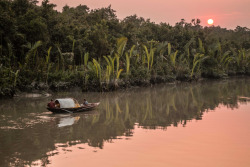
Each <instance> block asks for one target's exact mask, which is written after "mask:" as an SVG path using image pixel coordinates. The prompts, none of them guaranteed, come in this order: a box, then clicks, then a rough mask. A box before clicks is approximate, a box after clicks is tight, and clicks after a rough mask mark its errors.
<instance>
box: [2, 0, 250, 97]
mask: <svg viewBox="0 0 250 167" xmlns="http://www.w3.org/2000/svg"><path fill="white" fill-rule="evenodd" d="M55 7H56V5H55V4H53V3H50V2H49V0H43V1H42V3H41V5H40V6H38V1H37V0H2V1H0V11H1V12H0V55H1V56H0V61H1V62H0V74H1V79H0V94H1V95H13V94H14V93H15V90H16V89H19V90H25V89H33V88H37V89H47V88H50V89H60V88H67V87H70V86H74V85H78V86H81V87H82V88H83V90H93V89H96V88H97V89H98V90H101V91H102V90H112V89H115V88H117V87H119V86H120V87H126V86H129V85H141V84H148V83H156V82H166V81H170V80H194V79H198V78H200V77H212V78H221V77H227V76H229V75H238V74H249V72H250V71H249V64H250V63H249V61H250V58H249V57H250V56H249V48H250V31H249V29H248V28H247V27H240V26H237V27H236V28H235V29H234V30H228V29H226V28H221V27H219V26H217V27H215V26H211V27H202V26H201V25H200V20H199V19H192V20H191V22H187V21H185V20H184V19H182V20H181V21H180V22H177V23H176V24H175V25H174V26H171V25H169V24H167V23H160V24H156V23H154V22H152V21H151V20H150V19H144V18H142V17H138V16H137V15H132V16H128V17H126V18H124V19H122V20H120V19H118V18H117V16H116V13H115V11H114V10H113V9H112V8H111V6H108V7H106V8H100V9H90V8H89V7H88V6H86V5H79V6H77V7H69V6H68V5H65V6H64V7H63V9H62V12H58V11H57V10H55V9H54V8H55Z"/></svg>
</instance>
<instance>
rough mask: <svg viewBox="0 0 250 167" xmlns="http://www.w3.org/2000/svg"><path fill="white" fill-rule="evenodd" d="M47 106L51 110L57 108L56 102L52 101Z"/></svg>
mask: <svg viewBox="0 0 250 167" xmlns="http://www.w3.org/2000/svg"><path fill="white" fill-rule="evenodd" d="M47 106H48V107H49V108H55V107H56V106H55V102H54V100H53V99H51V100H50V102H49V103H48V104H47Z"/></svg>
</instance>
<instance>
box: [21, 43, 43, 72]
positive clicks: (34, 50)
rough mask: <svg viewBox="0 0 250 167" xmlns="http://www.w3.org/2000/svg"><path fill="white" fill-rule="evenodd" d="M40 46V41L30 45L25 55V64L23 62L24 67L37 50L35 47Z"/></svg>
mask: <svg viewBox="0 0 250 167" xmlns="http://www.w3.org/2000/svg"><path fill="white" fill-rule="evenodd" d="M40 46H42V41H37V42H36V43H35V44H34V45H33V46H32V45H30V50H29V51H28V53H27V54H26V56H25V64H24V68H26V67H27V65H28V64H29V62H30V59H31V58H32V56H33V57H34V55H35V54H36V52H37V49H38V48H39V47H40Z"/></svg>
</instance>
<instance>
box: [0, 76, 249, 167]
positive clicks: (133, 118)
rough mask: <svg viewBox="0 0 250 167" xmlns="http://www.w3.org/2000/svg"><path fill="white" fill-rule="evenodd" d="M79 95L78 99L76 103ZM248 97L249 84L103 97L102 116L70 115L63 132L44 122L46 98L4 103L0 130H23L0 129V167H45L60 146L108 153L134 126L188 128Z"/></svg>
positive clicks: (49, 119)
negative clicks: (85, 146)
mask: <svg viewBox="0 0 250 167" xmlns="http://www.w3.org/2000/svg"><path fill="white" fill-rule="evenodd" d="M65 96H69V94H67V95H65ZM81 96H82V95H81V94H79V95H75V94H74V97H75V98H77V99H80V98H81ZM244 97H250V84H249V79H238V80H230V81H221V82H211V81H209V82H205V81H204V82H202V83H197V84H193V85H192V84H187V83H182V84H179V85H177V86H176V85H172V86H170V85H165V86H164V85H159V86H157V87H152V88H143V89H135V90H133V89H132V90H130V91H128V92H112V93H107V94H104V95H99V98H100V99H101V106H100V107H99V110H98V111H94V112H88V113H79V114H73V115H68V117H77V120H78V121H76V122H75V124H73V125H71V126H64V127H60V128H59V127H58V123H59V122H60V117H59V116H57V115H46V119H45V118H43V117H44V115H43V114H42V113H43V112H44V104H46V101H47V99H44V100H41V99H40V100H33V101H31V102H30V101H29V103H27V102H26V103H25V102H23V101H20V102H15V103H13V102H6V103H5V102H4V103H1V105H0V111H1V114H0V117H1V121H0V127H5V126H10V127H15V126H17V125H18V126H17V127H19V129H0V143H1V144H0V157H1V158H0V165H1V164H3V166H6V165H8V164H10V163H12V165H13V164H15V165H17V166H18V165H22V164H31V163H32V162H35V161H37V160H41V163H43V164H47V163H48V156H52V155H50V153H51V152H52V151H53V152H56V150H57V147H70V146H72V145H76V144H79V143H87V144H88V145H89V146H92V147H99V148H104V141H107V142H110V141H112V139H115V138H118V136H127V137H128V136H132V135H133V129H134V125H135V123H138V125H139V126H140V127H142V128H148V129H155V128H162V129H166V128H167V127H168V126H170V125H174V126H178V125H182V126H185V125H186V124H187V121H188V120H192V119H197V120H199V119H202V115H203V113H204V112H206V111H207V110H209V109H214V108H216V107H217V106H218V105H219V104H223V105H226V106H228V107H231V108H235V107H238V103H239V101H240V102H244V103H246V101H247V100H249V99H248V98H245V99H244ZM94 98H96V97H93V99H94ZM91 100H92V99H90V98H89V101H91ZM95 100H96V99H95ZM93 101H94V100H93ZM12 103H13V104H12ZM34 113H35V114H34ZM2 118H4V119H2ZM57 143H61V144H57ZM2 150H4V152H3V151H2ZM15 165H14V166H15Z"/></svg>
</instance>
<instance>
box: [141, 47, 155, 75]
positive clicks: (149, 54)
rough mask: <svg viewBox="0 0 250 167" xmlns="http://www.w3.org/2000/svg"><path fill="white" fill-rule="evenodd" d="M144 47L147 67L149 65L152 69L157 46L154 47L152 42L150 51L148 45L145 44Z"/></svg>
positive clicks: (149, 68)
mask: <svg viewBox="0 0 250 167" xmlns="http://www.w3.org/2000/svg"><path fill="white" fill-rule="evenodd" d="M143 48H144V50H145V53H146V57H147V67H148V70H151V69H152V66H153V62H154V51H155V48H153V45H152V43H151V46H150V52H148V48H147V46H145V45H143Z"/></svg>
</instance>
